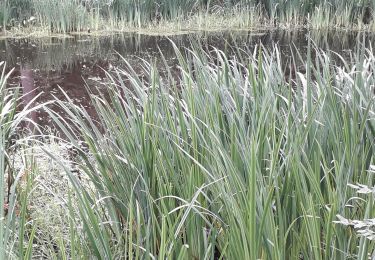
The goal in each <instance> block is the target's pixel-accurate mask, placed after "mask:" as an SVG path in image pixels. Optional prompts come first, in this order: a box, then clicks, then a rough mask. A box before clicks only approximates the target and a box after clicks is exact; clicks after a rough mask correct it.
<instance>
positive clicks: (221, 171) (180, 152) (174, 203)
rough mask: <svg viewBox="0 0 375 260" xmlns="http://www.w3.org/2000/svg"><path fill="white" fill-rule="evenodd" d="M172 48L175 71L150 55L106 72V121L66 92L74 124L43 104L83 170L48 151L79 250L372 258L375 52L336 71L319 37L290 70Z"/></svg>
mask: <svg viewBox="0 0 375 260" xmlns="http://www.w3.org/2000/svg"><path fill="white" fill-rule="evenodd" d="M174 48H175V52H176V55H177V57H178V60H179V66H178V68H179V72H178V73H177V74H176V71H174V70H172V69H171V68H169V67H168V66H167V65H166V68H165V69H166V73H163V75H161V74H159V68H157V67H155V66H154V65H153V63H151V62H148V61H145V60H143V61H140V62H142V64H143V69H142V70H141V71H139V70H137V72H136V71H134V70H133V68H132V67H131V66H130V65H129V64H128V63H127V62H126V60H124V63H125V64H126V65H124V67H122V68H117V69H116V71H115V72H111V73H108V74H107V76H108V83H107V88H108V89H107V91H108V92H109V95H108V92H107V93H106V94H104V93H103V94H102V95H94V94H93V95H92V103H93V106H94V108H95V110H96V111H97V113H98V115H99V119H98V121H99V122H96V121H94V120H93V119H92V118H90V116H89V115H88V114H87V112H86V111H85V110H84V109H83V108H82V107H79V106H76V105H74V104H73V101H70V100H69V98H68V97H67V98H68V101H61V100H56V102H57V103H58V104H59V106H60V107H61V108H63V109H64V110H65V112H66V114H67V115H68V116H67V117H64V118H63V117H61V116H59V115H58V114H56V113H54V112H53V110H50V109H48V108H46V110H47V111H48V113H49V114H50V116H51V117H52V118H53V119H54V121H55V122H56V123H57V124H58V126H59V127H60V128H61V130H62V131H63V132H64V134H65V135H66V136H67V138H68V139H69V141H70V142H71V145H73V146H74V147H75V149H76V151H77V158H78V159H77V163H78V168H79V170H80V174H77V173H76V172H75V173H73V172H72V171H71V169H70V168H69V167H67V165H66V163H64V161H61V159H59V158H58V156H56V155H53V154H52V153H51V152H50V151H48V150H47V149H46V152H47V153H48V154H49V155H50V156H51V157H52V158H54V159H55V160H56V161H57V162H60V165H61V166H62V167H64V168H65V170H66V172H67V174H68V176H69V178H70V182H71V184H72V185H73V188H74V191H75V193H76V194H77V195H76V196H77V197H76V200H75V202H76V203H77V204H78V209H79V210H78V211H79V216H80V217H79V221H81V224H79V225H78V224H75V223H74V221H75V220H74V219H75V218H71V221H72V223H71V225H70V227H73V229H72V230H73V231H71V237H70V238H71V239H70V244H69V256H70V257H71V258H73V259H75V258H79V257H82V255H85V256H92V257H96V258H98V259H119V258H124V259H125V258H134V259H139V258H146V259H346V258H352V257H354V258H360V259H365V258H367V257H370V256H371V255H372V254H373V250H374V244H373V243H371V242H370V241H371V239H373V237H372V236H371V232H370V231H371V228H372V220H371V218H372V217H373V214H374V209H375V208H374V202H373V198H372V196H371V194H372V187H373V185H374V180H373V178H372V174H373V172H374V156H373V152H374V142H373V140H374V134H375V132H374V121H373V119H374V113H375V107H374V102H373V101H374V93H373V91H374V82H375V76H374V68H375V57H374V56H373V50H372V49H364V48H362V49H360V50H358V52H357V53H356V54H354V55H353V56H352V57H351V58H343V57H340V56H337V57H336V58H338V59H339V60H341V61H340V62H338V63H335V62H333V59H332V56H334V55H337V54H335V53H330V52H323V51H321V50H318V49H317V48H315V47H313V46H312V43H311V42H310V43H309V46H308V55H307V58H306V59H305V58H302V56H300V55H298V54H296V56H295V57H294V62H291V63H290V64H288V66H287V67H288V69H285V67H284V65H283V62H282V60H281V55H280V52H279V50H278V48H277V46H275V47H274V48H273V49H271V50H269V51H267V50H265V49H264V48H263V47H261V46H259V47H258V48H256V50H255V51H254V52H252V53H250V54H247V52H246V51H244V50H241V49H236V51H237V53H238V54H237V55H236V57H235V58H229V57H228V56H227V55H225V54H224V53H223V52H221V51H219V50H217V49H214V50H212V51H210V52H208V51H204V50H203V49H202V48H201V47H200V46H199V45H197V46H196V47H195V48H193V49H191V50H187V51H186V52H181V51H179V50H178V48H177V47H176V46H175V47H174ZM312 54H314V55H312ZM313 57H314V58H313ZM297 60H299V61H301V62H303V68H302V67H297V66H296V65H295V64H297V62H296V61H297ZM335 60H337V59H335ZM298 64H299V62H298ZM286 71H289V72H288V73H287V74H288V75H286ZM140 75H142V76H140ZM108 97H110V98H108ZM98 125H100V127H99V126H98ZM81 141H83V142H84V144H85V146H86V148H82V145H80V144H81V143H82V142H81ZM82 176H86V177H88V178H89V179H90V181H91V183H92V186H90V188H87V187H85V186H84V185H83V184H82V182H81V181H80V178H81V177H82ZM361 184H363V185H365V186H361ZM366 187H367V190H366V189H365V188H366ZM363 191H365V192H363ZM357 192H358V193H359V194H357ZM363 193H366V194H363ZM368 193H370V196H369V195H368ZM353 220H357V222H356V221H354V222H353ZM358 221H360V222H358ZM361 221H362V222H361ZM358 223H359V224H358ZM361 223H362V224H363V223H365V224H366V225H367V226H366V225H360V224H361ZM75 226H77V229H76V231H74V227H75ZM78 227H79V228H78ZM356 231H358V233H357V232H356ZM366 232H367V233H366ZM81 233H83V236H84V239H82V238H81V237H79V236H78V235H77V234H81ZM80 241H84V245H82V243H81V242H80ZM83 252H84V253H83Z"/></svg>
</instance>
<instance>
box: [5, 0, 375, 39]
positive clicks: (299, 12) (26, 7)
mask: <svg viewBox="0 0 375 260" xmlns="http://www.w3.org/2000/svg"><path fill="white" fill-rule="evenodd" d="M0 4H1V7H2V8H1V9H0V24H1V25H2V27H3V29H7V28H11V27H13V28H17V27H18V28H22V27H32V28H35V27H39V29H42V30H46V31H48V32H54V33H68V32H88V31H94V30H96V31H98V30H107V31H109V30H131V29H133V30H136V29H139V28H144V27H149V26H153V27H155V26H156V25H157V26H161V27H166V26H168V25H169V23H170V22H171V21H172V22H173V23H175V24H177V25H178V24H180V26H181V25H183V24H185V23H188V22H189V21H190V22H192V21H193V22H194V23H199V21H206V22H205V23H204V24H203V25H202V24H200V26H198V25H197V24H195V25H194V26H191V27H190V29H192V28H194V29H202V26H203V28H206V29H207V28H210V27H215V24H216V22H215V21H220V19H226V20H228V21H229V20H231V19H233V18H237V20H239V21H238V22H233V23H231V26H232V27H240V28H258V27H260V26H262V27H264V26H265V25H266V26H269V27H287V28H295V27H308V28H316V29H322V28H325V29H328V28H332V27H337V28H343V29H359V30H362V29H367V30H372V29H373V28H374V22H373V20H374V19H373V16H374V14H373V13H374V12H373V10H374V4H375V2H374V1H373V0H359V1H350V0H315V1H313V0H303V1H299V0H291V1H275V0H264V1H260V0H222V1H219V0H178V1H177V0H174V1H172V0H156V1H145V0H111V1H109V0H95V1H94V0H59V1H57V0H12V1H10V0H4V1H2V2H1V3H0ZM196 17H199V19H198V18H196ZM212 20H213V21H212ZM175 27H176V26H175ZM183 29H188V28H185V27H183ZM24 30H26V29H25V28H24Z"/></svg>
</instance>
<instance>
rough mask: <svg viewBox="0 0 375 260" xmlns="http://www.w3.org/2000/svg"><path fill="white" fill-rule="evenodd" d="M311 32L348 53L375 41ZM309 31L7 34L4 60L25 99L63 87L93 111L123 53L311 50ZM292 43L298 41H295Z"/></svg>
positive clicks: (45, 121) (132, 59)
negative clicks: (98, 90) (95, 93)
mask: <svg viewBox="0 0 375 260" xmlns="http://www.w3.org/2000/svg"><path fill="white" fill-rule="evenodd" d="M310 36H311V38H312V39H313V40H314V42H315V43H316V45H317V46H318V47H320V48H322V49H330V50H334V51H336V52H338V53H340V54H342V55H344V56H345V55H348V54H349V53H350V51H354V50H355V49H356V48H357V46H358V45H359V42H361V41H363V39H365V42H366V44H371V43H374V42H375V35H372V34H366V35H358V34H355V33H344V32H329V33H325V34H320V33H319V32H311V33H310ZM307 38H308V37H307V32H305V31H272V32H247V31H241V32H215V33H213V32H199V33H194V34H186V35H178V36H170V37H162V36H147V35H140V34H129V33H127V34H118V35H112V36H103V37H91V36H74V37H72V38H42V39H6V40H1V41H0V60H2V61H6V62H7V68H8V69H9V70H10V69H11V68H14V71H13V73H12V76H11V78H10V80H9V85H10V86H20V87H21V88H22V92H23V93H24V94H25V93H28V94H27V95H26V96H24V98H23V101H24V103H27V102H30V100H32V99H33V98H34V97H35V96H37V95H40V97H39V98H38V101H39V102H44V101H48V100H51V99H52V98H53V95H54V96H56V97H58V98H63V97H64V96H63V94H62V93H61V91H60V90H59V88H62V89H63V90H64V91H66V92H67V94H68V95H69V96H70V97H71V98H72V99H73V100H75V101H76V102H77V103H79V104H82V105H83V106H84V107H85V108H86V109H88V111H89V113H91V114H93V115H94V111H90V110H92V109H90V101H89V96H88V93H87V89H86V87H85V86H86V84H87V86H89V87H90V88H93V89H94V88H95V87H96V86H100V85H102V84H101V83H103V81H104V79H105V73H104V71H103V69H104V70H107V71H111V70H112V69H113V68H114V67H115V66H121V58H120V56H119V54H120V55H122V56H123V57H124V58H125V59H126V60H128V61H129V63H130V64H132V65H133V66H134V67H135V68H136V67H137V66H139V63H140V62H139V57H141V58H144V59H146V60H150V61H151V60H157V58H158V57H160V52H159V50H160V51H161V52H162V53H163V55H164V57H165V58H166V60H167V61H168V63H170V65H171V66H172V65H173V64H175V63H176V58H175V52H174V50H173V48H172V44H171V42H170V40H172V41H173V42H174V43H175V44H176V45H177V46H178V47H180V48H190V47H191V44H192V42H199V43H201V44H202V45H203V46H206V47H210V46H213V47H216V48H218V49H221V50H228V49H229V48H228V46H229V45H233V44H234V43H235V44H236V45H237V46H239V47H240V48H243V49H248V50H249V51H252V50H253V48H254V46H255V45H257V44H259V43H262V44H263V45H264V46H266V47H270V48H272V45H273V44H275V43H278V45H279V46H280V50H281V53H282V55H283V57H285V62H287V57H289V56H290V54H291V52H295V51H296V49H297V50H298V51H299V52H300V53H301V54H305V53H306V49H307V43H308V40H307ZM291 46H292V47H291ZM30 117H31V118H32V120H33V121H34V122H36V123H38V124H40V125H43V126H51V119H50V118H49V117H48V116H47V114H46V113H45V112H43V111H40V112H37V113H33V114H32V115H31V116H30Z"/></svg>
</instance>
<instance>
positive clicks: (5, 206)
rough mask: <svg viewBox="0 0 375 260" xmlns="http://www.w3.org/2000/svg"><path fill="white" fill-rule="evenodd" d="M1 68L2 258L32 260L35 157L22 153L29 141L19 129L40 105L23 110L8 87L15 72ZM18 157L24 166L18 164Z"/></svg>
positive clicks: (0, 182) (0, 198)
mask: <svg viewBox="0 0 375 260" xmlns="http://www.w3.org/2000/svg"><path fill="white" fill-rule="evenodd" d="M0 68H1V74H0V187H1V190H2V192H1V193H0V216H1V218H0V258H1V259H20V258H22V259H31V256H32V250H33V239H34V236H35V226H34V225H33V223H32V221H29V216H28V213H27V205H29V203H30V201H29V199H28V193H29V192H30V190H31V187H32V184H33V178H34V174H33V173H34V171H35V165H34V161H33V157H32V156H26V155H24V154H22V152H21V151H22V150H23V149H24V148H25V145H26V144H27V142H25V141H27V139H26V138H23V137H22V134H21V132H20V127H21V126H22V124H23V122H25V121H28V115H29V113H30V112H32V111H34V109H39V108H41V105H39V106H36V107H34V108H31V103H30V104H25V105H24V107H23V108H20V107H19V104H20V102H21V100H22V96H21V95H19V93H18V91H19V90H18V89H10V88H9V87H8V86H7V79H8V78H9V76H10V75H11V73H12V71H10V72H9V73H6V67H5V63H0ZM34 101H35V100H31V102H34ZM16 154H18V158H21V160H22V161H21V162H18V163H16Z"/></svg>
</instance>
